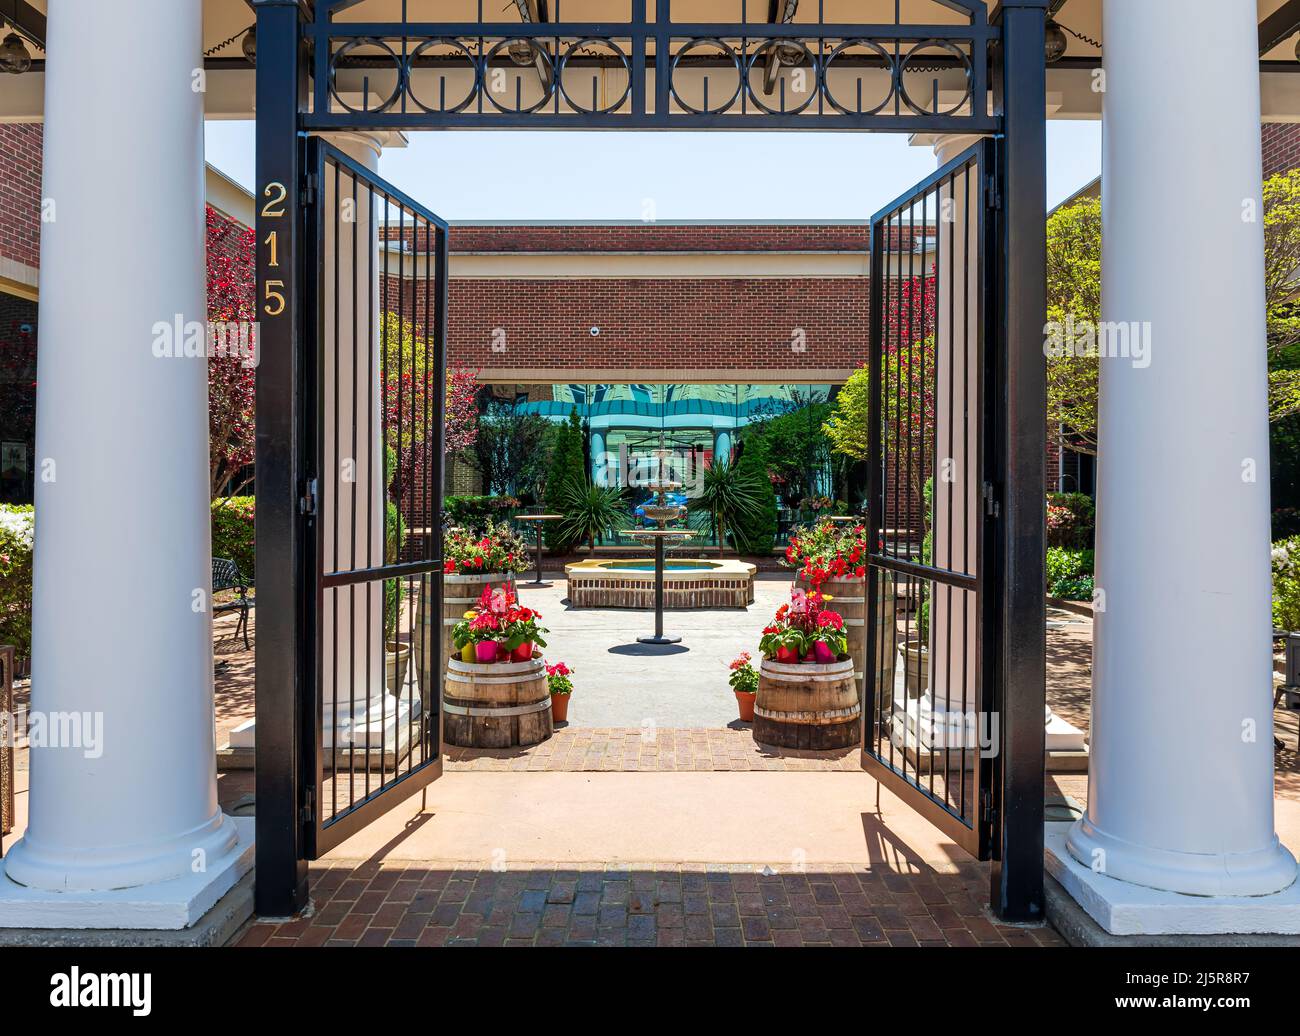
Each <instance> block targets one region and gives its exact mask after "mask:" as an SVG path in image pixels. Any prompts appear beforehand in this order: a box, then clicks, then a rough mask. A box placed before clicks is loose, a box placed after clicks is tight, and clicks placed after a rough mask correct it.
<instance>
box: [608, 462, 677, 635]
mask: <svg viewBox="0 0 1300 1036" xmlns="http://www.w3.org/2000/svg"><path fill="white" fill-rule="evenodd" d="M661 442H662V437H661ZM672 453H673V451H672V450H668V449H664V448H663V447H662V445H661V446H660V448H659V449H657V450H655V451H654V458H655V477H654V479H653V480H652V481H650V482H647V483H646V484H645V485H646V488H647V489H649V490H650V491H651V492H652V493H654V494H655V495H656V496H657V497H658V502H656V503H649V504H643V505H642V507H641V510H642V511H643V512H644V513H645V516H646V517H647V518H649V519H650V520H651V521H653V522H655V524H656V525H657V526H658V528H655V529H628V530H626V531H625V532H624V533H623V535H625V536H630V537H631V538H632V539H635V540H641V541H642V542H647V543H648V542H651V541H653V542H654V545H655V632H654V636H653V637H637V638H636V639H637V642H638V643H640V644H678V643H680V642H681V639H682V638H681V637H666V636H664V543H665V541H667V540H678V541H685V540H688V539H690V538H691V537H692V536H694V535H695V533H694V532H693V531H692V530H690V529H670V528H668V525H669V523H670V522H678V521H681V519H682V518H683V516H684V515H685V513H686V508H685V507H683V506H682V505H681V504H674V503H669V502H668V494H669V493H671V492H673V491H674V490H677V489H681V488H682V483H680V482H672V481H670V480H668V479H667V478H665V477H664V476H665V467H666V466H667V461H668V458H669V457H671V456H672Z"/></svg>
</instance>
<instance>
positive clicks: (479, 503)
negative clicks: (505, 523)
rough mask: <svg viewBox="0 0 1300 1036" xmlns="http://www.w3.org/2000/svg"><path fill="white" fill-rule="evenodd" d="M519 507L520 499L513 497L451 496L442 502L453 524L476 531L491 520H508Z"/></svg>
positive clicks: (443, 508)
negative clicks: (504, 518)
mask: <svg viewBox="0 0 1300 1036" xmlns="http://www.w3.org/2000/svg"><path fill="white" fill-rule="evenodd" d="M518 507H519V499H518V497H513V496H449V497H445V498H444V499H443V502H442V510H443V513H444V514H445V515H446V516H447V518H448V519H450V520H451V522H452V523H453V524H455V525H462V526H466V527H468V528H474V529H476V528H478V527H479V526H480V525H482V523H483V522H485V521H488V520H489V519H493V518H502V517H506V518H508V517H510V515H511V514H513V513H514V511H515V510H516V509H517V508H518Z"/></svg>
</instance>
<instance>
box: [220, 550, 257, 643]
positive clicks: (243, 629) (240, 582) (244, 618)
mask: <svg viewBox="0 0 1300 1036" xmlns="http://www.w3.org/2000/svg"><path fill="white" fill-rule="evenodd" d="M223 590H234V591H236V593H237V594H238V596H237V597H236V598H235V599H234V600H232V601H223V602H222V603H221V604H217V603H215V602H214V603H213V605H212V614H213V615H214V616H217V615H221V614H223V613H225V612H239V622H238V623H236V625H235V636H236V637H238V636H239V635H240V634H241V633H242V634H243V635H244V650H248V647H249V643H248V613H249V612H250V611H251V610H252V608H253V606H254V605H255V604H256V603H257V602H256V600H255V599H254V598H252V597H249V596H248V580H247V579H245V578H244V576H243V574H242V573H241V572H240V571H239V566H238V565H237V564H235V562H234V561H232V560H231V559H230V558H213V559H212V593H213V596H214V597H215V595H216V594H218V593H220V592H221V591H223Z"/></svg>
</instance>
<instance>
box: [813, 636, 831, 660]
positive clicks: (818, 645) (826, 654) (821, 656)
mask: <svg viewBox="0 0 1300 1036" xmlns="http://www.w3.org/2000/svg"><path fill="white" fill-rule="evenodd" d="M812 654H813V661H814V662H816V663H817V664H818V665H830V664H831V663H832V662H834V661H835V657H836V656H835V652H834V651H832V650H831V646H830V645H829V644H825V643H823V642H822V641H820V640H819V641H816V642H815V643H814V644H813V649H812Z"/></svg>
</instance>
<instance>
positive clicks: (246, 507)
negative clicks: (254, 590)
mask: <svg viewBox="0 0 1300 1036" xmlns="http://www.w3.org/2000/svg"><path fill="white" fill-rule="evenodd" d="M254 502H255V501H254V498H253V497H251V496H223V497H220V498H219V499H216V500H213V501H212V556H213V557H214V558H232V559H233V560H234V562H235V564H236V565H238V566H239V571H240V572H242V573H243V574H244V576H245V578H247V579H248V580H249V581H250V582H251V581H252V580H254V579H256V578H257V571H256V569H255V568H254V567H253V562H254V560H255V557H256V552H255V551H254V549H253V544H254V535H253V516H254V512H255V507H254Z"/></svg>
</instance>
